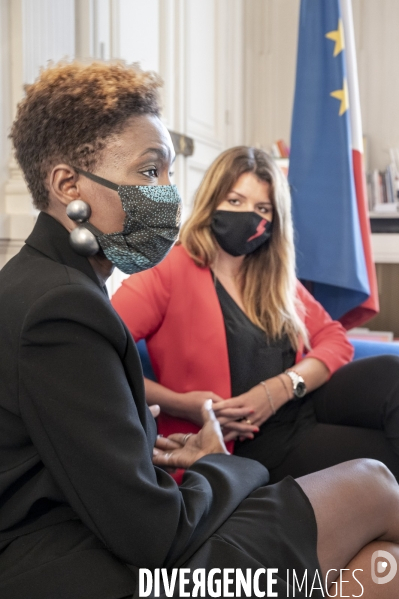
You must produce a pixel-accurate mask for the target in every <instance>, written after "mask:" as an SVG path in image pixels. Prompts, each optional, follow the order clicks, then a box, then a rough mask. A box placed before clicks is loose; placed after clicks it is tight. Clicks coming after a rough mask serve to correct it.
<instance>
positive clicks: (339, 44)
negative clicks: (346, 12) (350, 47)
mask: <svg viewBox="0 0 399 599" xmlns="http://www.w3.org/2000/svg"><path fill="white" fill-rule="evenodd" d="M326 37H327V38H328V39H329V40H333V41H334V42H335V46H334V54H333V56H338V54H339V53H340V52H342V50H343V49H344V48H345V40H344V26H343V24H342V19H339V21H338V28H337V29H336V30H335V31H329V32H328V33H326Z"/></svg>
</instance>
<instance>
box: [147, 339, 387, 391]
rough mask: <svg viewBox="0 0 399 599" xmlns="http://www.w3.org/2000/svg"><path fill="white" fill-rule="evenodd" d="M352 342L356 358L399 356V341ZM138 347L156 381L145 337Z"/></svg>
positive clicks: (354, 340)
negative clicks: (386, 355)
mask: <svg viewBox="0 0 399 599" xmlns="http://www.w3.org/2000/svg"><path fill="white" fill-rule="evenodd" d="M350 342H351V343H352V345H353V347H354V348H355V355H354V356H353V359H354V360H359V358H369V357H371V356H381V355H382V354H393V355H395V356H399V342H396V341H392V342H391V343H384V342H382V341H368V340H367V341H364V340H362V339H350ZM137 349H138V351H139V355H140V359H141V364H142V367H143V373H144V376H145V377H147V378H148V379H150V380H151V381H156V380H157V379H156V377H155V374H154V371H153V369H152V366H151V361H150V357H149V355H148V351H147V345H146V342H145V340H144V339H141V341H139V342H138V343H137Z"/></svg>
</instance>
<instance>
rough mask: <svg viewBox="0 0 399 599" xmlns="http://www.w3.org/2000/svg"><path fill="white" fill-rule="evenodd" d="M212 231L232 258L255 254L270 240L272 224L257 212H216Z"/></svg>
mask: <svg viewBox="0 0 399 599" xmlns="http://www.w3.org/2000/svg"><path fill="white" fill-rule="evenodd" d="M211 231H212V233H213V234H214V236H215V238H216V241H217V242H218V244H219V245H220V247H221V248H222V249H223V250H224V251H225V252H227V253H228V254H231V255H232V256H243V255H244V254H250V253H251V252H254V251H255V250H256V249H257V248H258V247H259V246H261V245H262V244H263V243H265V242H266V241H268V240H269V239H270V236H271V234H272V223H271V222H269V221H268V220H266V219H265V218H262V217H261V216H259V214H256V212H232V211H230V210H216V212H215V213H214V215H213V217H212V222H211Z"/></svg>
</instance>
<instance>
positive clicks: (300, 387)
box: [294, 381, 306, 398]
mask: <svg viewBox="0 0 399 599" xmlns="http://www.w3.org/2000/svg"><path fill="white" fill-rule="evenodd" d="M305 394H306V385H305V383H303V382H302V381H298V382H297V384H296V387H295V389H294V395H295V396H296V397H299V398H301V397H303V396H304V395H305Z"/></svg>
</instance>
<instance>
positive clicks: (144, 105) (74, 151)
mask: <svg viewBox="0 0 399 599" xmlns="http://www.w3.org/2000/svg"><path fill="white" fill-rule="evenodd" d="M160 85H161V80H160V78H159V77H158V76H157V75H156V74H155V73H153V72H146V71H142V70H141V69H140V68H139V67H138V66H137V65H126V64H124V63H123V62H113V63H103V62H93V63H89V64H84V63H81V62H78V61H74V62H71V63H65V62H63V63H58V64H56V65H53V66H50V67H49V68H47V69H46V70H43V71H42V72H41V74H40V76H39V77H38V79H37V80H36V81H35V83H33V84H32V85H27V86H26V87H25V91H26V96H25V98H24V99H23V100H22V101H21V102H20V104H19V105H18V109H17V116H16V119H15V121H14V123H13V126H12V129H11V135H10V137H11V138H12V140H13V144H14V148H15V155H16V158H17V160H18V162H19V164H20V166H21V168H22V170H23V173H24V176H25V179H26V182H27V184H28V187H29V190H30V192H31V194H32V197H33V201H34V204H35V206H36V207H37V208H39V210H45V209H46V208H47V207H48V204H49V196H48V190H47V187H46V184H45V179H46V177H47V175H48V173H49V172H50V170H51V168H52V167H53V166H55V165H56V164H58V163H60V162H64V163H66V164H69V165H71V166H78V167H81V168H84V169H86V170H91V169H93V167H94V166H95V164H96V162H97V161H98V159H99V157H100V153H101V150H102V149H103V148H104V146H105V140H106V139H107V138H108V137H110V136H111V135H113V134H115V133H120V132H121V131H122V129H123V128H124V126H125V124H126V123H127V121H128V119H129V118H130V117H132V116H135V115H140V114H154V115H156V116H159V114H160V105H159V96H158V88H159V87H160Z"/></svg>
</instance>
